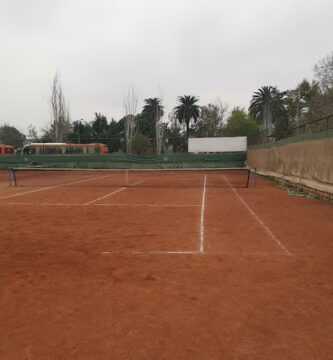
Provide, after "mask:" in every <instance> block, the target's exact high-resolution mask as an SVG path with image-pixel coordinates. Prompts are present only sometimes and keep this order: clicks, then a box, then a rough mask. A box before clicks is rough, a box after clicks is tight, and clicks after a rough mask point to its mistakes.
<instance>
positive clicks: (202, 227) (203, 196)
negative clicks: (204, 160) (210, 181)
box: [200, 175, 207, 252]
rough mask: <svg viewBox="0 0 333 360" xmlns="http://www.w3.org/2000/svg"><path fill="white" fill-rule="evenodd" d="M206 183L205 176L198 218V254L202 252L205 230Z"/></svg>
mask: <svg viewBox="0 0 333 360" xmlns="http://www.w3.org/2000/svg"><path fill="white" fill-rule="evenodd" d="M206 181H207V175H205V180H204V186H203V191H202V203H201V218H200V252H203V251H204V230H205V229H204V215H205V197H206Z"/></svg>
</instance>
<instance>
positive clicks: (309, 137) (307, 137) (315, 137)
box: [248, 129, 333, 150]
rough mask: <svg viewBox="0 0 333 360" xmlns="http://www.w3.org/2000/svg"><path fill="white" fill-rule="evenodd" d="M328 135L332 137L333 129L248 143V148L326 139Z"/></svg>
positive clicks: (262, 147)
mask: <svg viewBox="0 0 333 360" xmlns="http://www.w3.org/2000/svg"><path fill="white" fill-rule="evenodd" d="M330 137H333V129H330V130H324V131H319V132H314V133H310V134H302V135H297V136H291V137H288V138H285V139H282V140H278V141H276V142H274V143H271V144H260V145H250V146H249V147H248V150H256V149H264V148H270V147H273V146H281V145H286V144H291V143H294V142H299V141H306V140H320V139H326V138H330Z"/></svg>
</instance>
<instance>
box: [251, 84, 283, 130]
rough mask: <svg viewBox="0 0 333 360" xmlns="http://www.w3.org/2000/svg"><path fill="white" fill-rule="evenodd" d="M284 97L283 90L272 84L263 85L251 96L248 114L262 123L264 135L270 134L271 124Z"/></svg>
mask: <svg viewBox="0 0 333 360" xmlns="http://www.w3.org/2000/svg"><path fill="white" fill-rule="evenodd" d="M284 97H285V92H280V91H279V90H278V89H277V88H276V87H272V86H263V87H262V88H260V89H258V91H256V92H255V93H254V95H253V96H252V99H251V104H250V107H249V112H250V115H251V116H252V117H253V118H254V119H256V120H257V121H258V123H259V124H261V125H263V129H264V132H265V135H266V136H269V135H271V131H272V124H273V122H274V121H275V119H276V118H277V117H278V116H279V114H280V112H281V111H282V110H283V107H284Z"/></svg>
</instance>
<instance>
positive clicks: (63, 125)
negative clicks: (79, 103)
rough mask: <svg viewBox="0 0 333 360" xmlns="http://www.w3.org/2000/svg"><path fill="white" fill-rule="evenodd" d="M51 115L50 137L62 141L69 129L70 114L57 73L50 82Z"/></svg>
mask: <svg viewBox="0 0 333 360" xmlns="http://www.w3.org/2000/svg"><path fill="white" fill-rule="evenodd" d="M51 116H52V120H51V137H52V139H53V141H54V142H63V140H64V138H65V137H66V134H67V132H68V131H69V124H70V115H69V109H68V107H67V105H66V101H65V97H64V94H63V91H62V87H61V83H60V79H59V74H58V73H56V74H55V75H54V77H53V79H52V84H51Z"/></svg>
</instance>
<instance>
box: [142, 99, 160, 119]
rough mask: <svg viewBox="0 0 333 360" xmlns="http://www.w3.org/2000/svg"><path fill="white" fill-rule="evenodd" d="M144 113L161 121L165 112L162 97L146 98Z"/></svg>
mask: <svg viewBox="0 0 333 360" xmlns="http://www.w3.org/2000/svg"><path fill="white" fill-rule="evenodd" d="M142 114H143V115H146V116H148V117H149V118H150V119H152V120H155V121H159V120H160V118H161V117H162V116H163V114H164V106H162V104H161V99H159V98H148V99H145V105H144V107H143V109H142Z"/></svg>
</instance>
